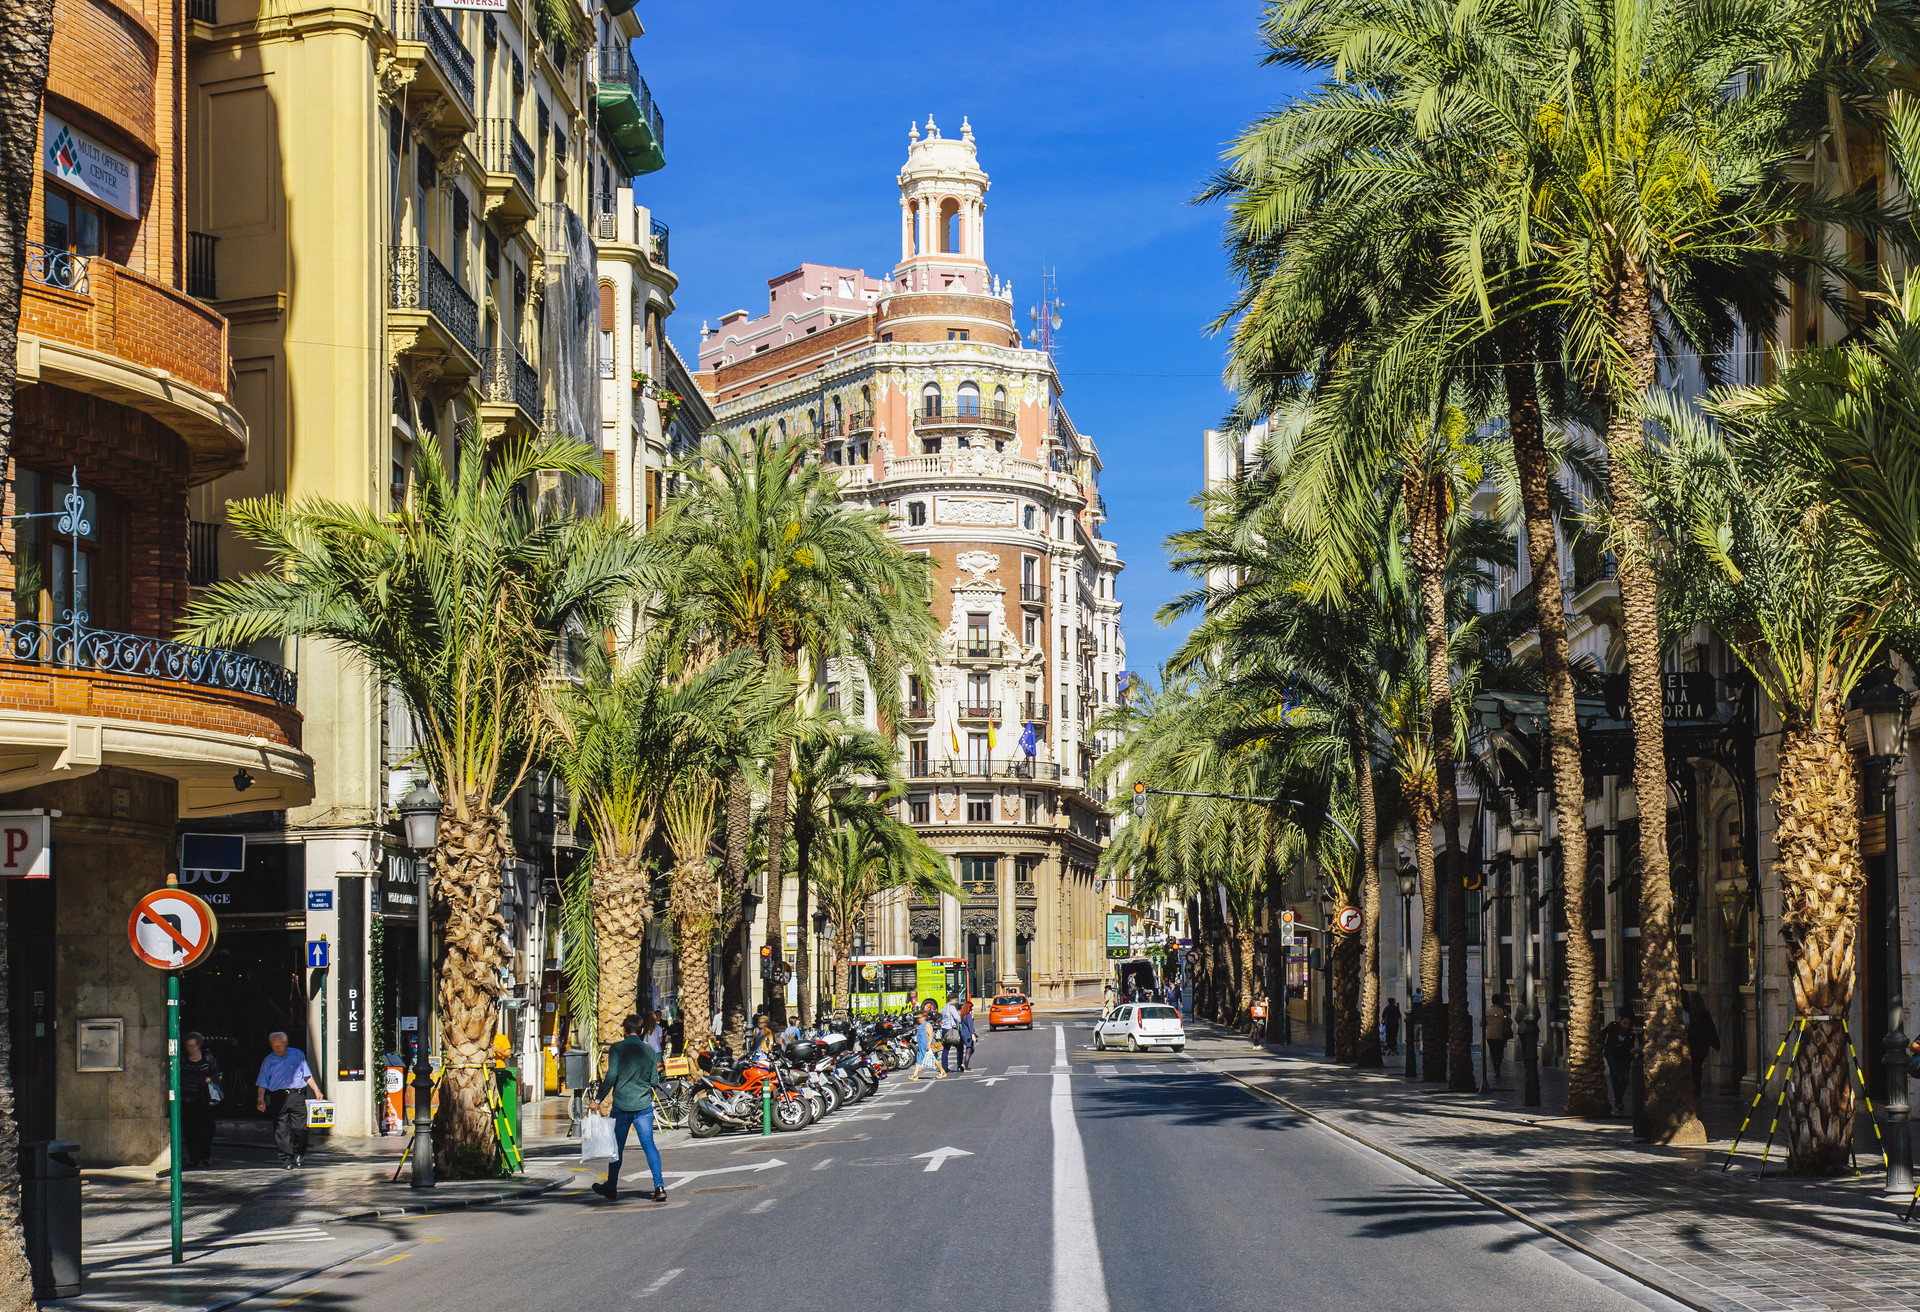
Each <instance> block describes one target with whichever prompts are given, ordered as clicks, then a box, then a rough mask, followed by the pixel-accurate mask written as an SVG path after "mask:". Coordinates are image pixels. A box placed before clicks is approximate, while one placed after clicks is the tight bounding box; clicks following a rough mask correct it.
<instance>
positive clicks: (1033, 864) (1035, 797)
mask: <svg viewBox="0 0 1920 1312" xmlns="http://www.w3.org/2000/svg"><path fill="white" fill-rule="evenodd" d="M1039 822H1040V794H1038V793H1028V794H1027V823H1028V824H1030V825H1031V824H1038V823H1039ZM1039 867H1040V858H1039V857H1037V856H1017V857H1015V858H1014V859H1013V877H1014V880H1015V881H1016V882H1017V883H1022V884H1030V883H1032V882H1033V872H1034V871H1035V870H1037V869H1039Z"/></svg>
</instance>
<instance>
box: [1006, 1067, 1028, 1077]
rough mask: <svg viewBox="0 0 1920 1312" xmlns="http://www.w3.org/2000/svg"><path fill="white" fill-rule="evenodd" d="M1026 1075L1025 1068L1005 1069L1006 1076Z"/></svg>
mask: <svg viewBox="0 0 1920 1312" xmlns="http://www.w3.org/2000/svg"><path fill="white" fill-rule="evenodd" d="M1026 1073H1027V1068H1026V1067H1025V1066H1009V1067H1007V1074H1009V1075H1025V1074H1026Z"/></svg>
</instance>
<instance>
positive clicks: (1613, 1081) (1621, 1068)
mask: <svg viewBox="0 0 1920 1312" xmlns="http://www.w3.org/2000/svg"><path fill="white" fill-rule="evenodd" d="M1632 1074H1633V1064H1632V1063H1631V1062H1624V1061H1608V1062H1607V1093H1608V1096H1609V1097H1610V1098H1611V1099H1612V1101H1613V1105H1614V1106H1616V1107H1620V1108H1625V1107H1626V1105H1627V1077H1628V1076H1630V1075H1632Z"/></svg>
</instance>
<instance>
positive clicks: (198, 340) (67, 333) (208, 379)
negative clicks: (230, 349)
mask: <svg viewBox="0 0 1920 1312" xmlns="http://www.w3.org/2000/svg"><path fill="white" fill-rule="evenodd" d="M87 282H88V288H87V293H86V294H85V295H81V294H79V293H77V292H69V291H62V290H60V289H59V288H55V287H43V286H41V285H40V284H39V283H36V282H29V283H27V284H26V295H25V296H24V297H22V298H21V304H20V331H21V332H23V333H27V334H30V335H32V336H36V337H46V338H49V339H51V340H54V341H59V342H68V343H71V344H72V345H74V346H84V347H86V348H88V349H89V350H94V351H99V352H101V353H102V354H105V355H111V356H117V357H118V358H120V359H122V360H126V361H129V362H130V363H133V364H137V365H142V366H145V367H146V368H148V369H165V370H166V371H167V372H169V373H171V374H172V375H173V376H174V377H176V378H179V379H180V380H182V381H183V382H187V383H191V384H192V385H193V386H195V387H198V388H199V389H201V390H202V391H205V392H217V393H219V394H221V395H222V396H224V395H226V394H227V392H228V390H229V387H228V383H227V321H226V320H225V319H223V318H222V317H220V316H219V315H218V314H215V313H214V312H213V311H212V310H209V309H208V308H207V307H206V306H204V305H202V304H201V303H200V302H199V301H196V300H194V299H193V298H192V297H191V296H188V295H187V294H186V293H184V292H179V291H175V290H174V289H173V288H171V287H167V286H164V285H162V284H160V283H157V282H154V281H152V280H151V279H148V278H145V277H142V276H141V275H140V274H137V273H135V272H133V271H132V270H131V269H126V268H122V267H121V266H120V265H117V264H114V263H111V262H110V261H107V260H91V261H89V262H88V265H87Z"/></svg>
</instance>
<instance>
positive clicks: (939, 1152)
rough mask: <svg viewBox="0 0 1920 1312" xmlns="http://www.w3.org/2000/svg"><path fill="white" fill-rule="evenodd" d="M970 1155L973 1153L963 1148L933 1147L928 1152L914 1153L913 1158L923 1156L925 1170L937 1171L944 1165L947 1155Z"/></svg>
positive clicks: (916, 1159) (915, 1159)
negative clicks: (925, 1161) (925, 1163)
mask: <svg viewBox="0 0 1920 1312" xmlns="http://www.w3.org/2000/svg"><path fill="white" fill-rule="evenodd" d="M971 1156H973V1154H972V1153H970V1152H968V1151H967V1150H966V1149H965V1148H935V1149H934V1150H933V1151H932V1152H930V1153H915V1154H914V1155H913V1160H914V1161H916V1162H917V1161H919V1160H920V1159H921V1158H922V1157H924V1158H926V1159H927V1170H929V1171H937V1170H939V1169H940V1168H941V1167H942V1166H945V1165H946V1163H947V1159H948V1158H949V1157H971Z"/></svg>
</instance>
